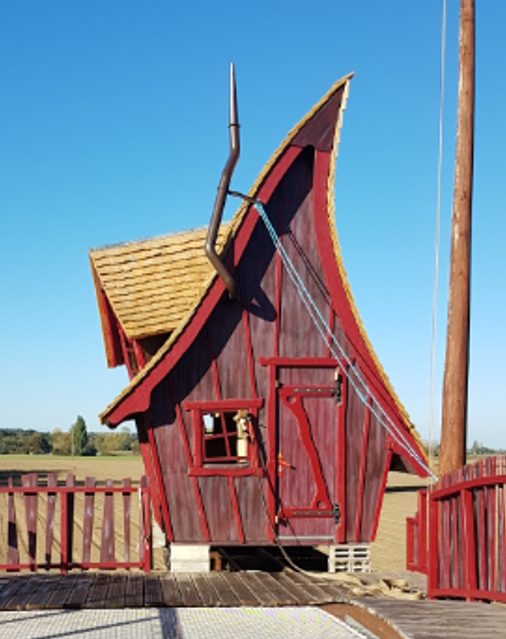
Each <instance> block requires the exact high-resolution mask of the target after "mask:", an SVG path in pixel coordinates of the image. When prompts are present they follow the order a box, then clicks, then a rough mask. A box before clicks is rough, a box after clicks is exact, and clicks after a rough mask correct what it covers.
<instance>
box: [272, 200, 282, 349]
mask: <svg viewBox="0 0 506 639" xmlns="http://www.w3.org/2000/svg"><path fill="white" fill-rule="evenodd" d="M282 199H283V192H282V191H281V192H280V195H279V201H278V222H277V227H278V229H281V228H282V224H283V207H282V205H281V202H282ZM279 245H281V246H283V236H282V235H281V234H280V233H278V246H279ZM278 246H277V247H276V288H275V291H274V298H275V309H276V321H275V323H274V348H273V349H272V352H273V353H274V356H275V357H278V356H279V335H280V332H281V304H282V297H281V293H282V290H283V261H282V259H281V254H280V253H279V251H278Z"/></svg>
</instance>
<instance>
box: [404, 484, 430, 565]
mask: <svg viewBox="0 0 506 639" xmlns="http://www.w3.org/2000/svg"><path fill="white" fill-rule="evenodd" d="M406 567H407V569H408V570H412V571H414V572H423V573H424V574H427V490H420V491H419V492H418V512H417V513H416V515H415V516H414V517H408V518H407V520H406Z"/></svg>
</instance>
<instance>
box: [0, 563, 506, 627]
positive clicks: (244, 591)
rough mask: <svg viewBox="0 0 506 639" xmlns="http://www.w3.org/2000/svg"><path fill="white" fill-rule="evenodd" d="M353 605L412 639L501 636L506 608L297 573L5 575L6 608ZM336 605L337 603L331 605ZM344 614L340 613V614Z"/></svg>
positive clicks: (1, 598)
mask: <svg viewBox="0 0 506 639" xmlns="http://www.w3.org/2000/svg"><path fill="white" fill-rule="evenodd" d="M335 603H341V604H343V603H346V604H352V605H354V606H358V607H359V608H362V609H364V610H366V611H368V612H369V613H372V614H373V615H376V616H377V617H380V618H381V619H383V620H385V621H386V622H387V623H388V624H389V625H390V626H391V627H393V628H394V629H395V630H396V631H397V632H399V634H400V635H401V636H403V637H405V638H406V639H443V638H444V639H457V638H458V639H476V638H478V637H479V638H480V639H496V638H499V637H503V636H505V628H506V607H504V606H503V605H500V604H499V605H497V604H485V603H466V602H464V601H404V600H396V599H386V598H384V597H363V598H357V597H353V596H350V592H349V591H348V590H347V589H346V588H345V587H344V586H342V585H339V584H338V583H335V582H333V581H332V580H324V579H321V578H315V579H311V578H310V577H309V576H306V575H303V574H300V573H294V572H271V573H268V572H260V571H258V572H254V571H241V572H211V573H205V574H204V573H200V574H176V575H172V574H170V573H168V572H159V573H156V572H153V573H150V574H143V573H139V572H130V573H128V572H123V573H121V572H117V571H115V572H111V573H91V572H82V573H73V574H68V575H65V576H61V575H59V574H42V573H37V574H12V575H8V574H6V573H3V574H2V575H1V576H0V611H4V610H44V609H79V608H83V609H86V608H87V609H100V608H142V607H146V608H147V607H215V606H216V607H237V606H253V607H256V606H264V607H274V606H308V605H312V606H314V605H317V606H326V605H328V604H335ZM330 608H333V606H330ZM338 616H339V615H338Z"/></svg>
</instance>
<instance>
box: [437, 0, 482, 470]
mask: <svg viewBox="0 0 506 639" xmlns="http://www.w3.org/2000/svg"><path fill="white" fill-rule="evenodd" d="M474 66H475V10H474V0H461V2H460V35H459V102H458V116H457V147H456V152H455V184H454V191H453V217H452V239H451V257H450V290H449V297H448V329H447V337H446V361H445V372H444V385H443V412H442V429H441V452H440V464H439V472H440V475H443V474H445V473H447V472H450V471H452V470H456V469H458V468H462V466H464V464H465V463H466V431H467V395H468V373H469V323H470V293H471V287H470V272H471V210H472V191H473V148H474V76H475V71H474Z"/></svg>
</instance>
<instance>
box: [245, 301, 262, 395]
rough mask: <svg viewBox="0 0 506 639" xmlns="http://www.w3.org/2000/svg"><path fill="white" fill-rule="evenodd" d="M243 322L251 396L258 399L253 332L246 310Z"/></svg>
mask: <svg viewBox="0 0 506 639" xmlns="http://www.w3.org/2000/svg"><path fill="white" fill-rule="evenodd" d="M242 322H243V326H244V336H245V339H246V357H247V358H248V369H249V378H250V383H251V396H252V397H255V398H256V397H258V393H257V383H256V377H255V362H254V359H253V348H252V346H251V330H250V326H249V316H248V313H247V311H246V309H244V310H243V312H242Z"/></svg>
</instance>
